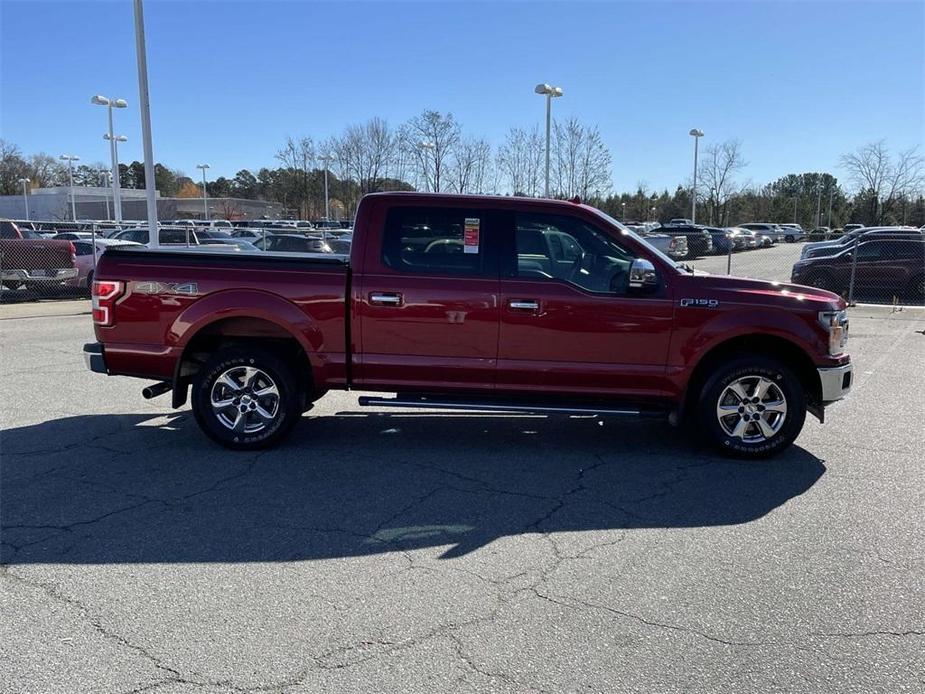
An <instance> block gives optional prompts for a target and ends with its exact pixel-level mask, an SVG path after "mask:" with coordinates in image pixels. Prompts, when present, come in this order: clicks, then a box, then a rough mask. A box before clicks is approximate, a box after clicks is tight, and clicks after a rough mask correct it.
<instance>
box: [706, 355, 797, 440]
mask: <svg viewBox="0 0 925 694" xmlns="http://www.w3.org/2000/svg"><path fill="white" fill-rule="evenodd" d="M698 415H699V417H698V418H699V421H700V425H701V426H700V431H701V432H703V434H704V435H705V436H706V438H707V439H708V441H709V442H710V443H711V444H713V445H714V446H715V447H717V448H719V449H720V450H721V451H722V452H724V453H726V454H728V455H733V456H736V457H739V458H765V457H768V456H771V455H774V454H776V453H778V452H780V451H781V450H783V449H784V448H786V447H787V446H789V445H790V444H791V443H793V440H794V439H795V438H796V437H797V436H798V435H799V434H800V431H801V430H802V429H803V423H804V421H805V420H806V395H805V393H804V391H803V386H802V384H801V383H800V381H799V379H798V378H797V377H796V375H795V374H794V373H793V372H792V371H790V369H788V368H787V367H786V366H784V365H783V364H782V363H780V362H779V361H777V360H776V359H771V358H768V357H759V356H756V357H740V358H737V359H733V360H731V361H729V362H728V363H726V364H724V365H723V366H721V367H720V368H718V369H717V370H716V372H715V373H714V374H713V375H712V376H711V377H710V378H709V379H708V380H707V382H706V384H705V385H704V387H703V390H702V391H701V395H700V402H699V406H698Z"/></svg>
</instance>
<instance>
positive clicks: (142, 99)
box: [116, 0, 161, 248]
mask: <svg viewBox="0 0 925 694" xmlns="http://www.w3.org/2000/svg"><path fill="white" fill-rule="evenodd" d="M134 10H135V58H136V60H137V61H138V107H139V108H138V110H139V112H140V114H141V143H142V146H143V147H144V154H145V198H146V200H147V208H148V242H149V244H150V246H151V248H159V247H160V245H161V239H160V234H159V233H158V230H157V189H156V188H155V183H154V145H153V144H152V143H151V104H150V99H149V96H148V54H147V50H146V49H145V11H144V5H143V4H142V2H141V0H134ZM116 176H118V172H116Z"/></svg>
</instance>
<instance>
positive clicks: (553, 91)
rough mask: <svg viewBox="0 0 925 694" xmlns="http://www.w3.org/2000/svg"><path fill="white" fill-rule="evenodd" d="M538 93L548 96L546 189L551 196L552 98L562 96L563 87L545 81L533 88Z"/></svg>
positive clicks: (546, 195)
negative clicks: (550, 142)
mask: <svg viewBox="0 0 925 694" xmlns="http://www.w3.org/2000/svg"><path fill="white" fill-rule="evenodd" d="M533 91H534V92H536V93H537V94H543V95H545V97H546V189H545V193H544V195H545V197H547V198H548V197H549V140H550V134H549V133H550V128H551V127H552V99H553V97H556V96H562V87H552V86H550V85H548V84H546V83H545V82H544V83H543V84H538V85H536V88H535V89H534V90H533Z"/></svg>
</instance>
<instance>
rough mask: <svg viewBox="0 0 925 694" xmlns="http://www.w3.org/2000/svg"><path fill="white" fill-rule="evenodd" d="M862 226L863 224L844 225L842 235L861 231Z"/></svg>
mask: <svg viewBox="0 0 925 694" xmlns="http://www.w3.org/2000/svg"><path fill="white" fill-rule="evenodd" d="M864 226H865V225H864V224H846V225H845V226H844V229H843V230H842V233H845V234H847V233H848V232H849V231H854V230H855V229H863V228H864Z"/></svg>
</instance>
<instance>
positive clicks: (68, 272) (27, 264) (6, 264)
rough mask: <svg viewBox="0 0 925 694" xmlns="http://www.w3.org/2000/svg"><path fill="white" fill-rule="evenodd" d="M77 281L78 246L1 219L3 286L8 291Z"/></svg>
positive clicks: (1, 274)
mask: <svg viewBox="0 0 925 694" xmlns="http://www.w3.org/2000/svg"><path fill="white" fill-rule="evenodd" d="M75 277H77V265H76V251H75V249H74V244H73V243H72V242H71V241H66V240H54V239H50V238H46V237H44V236H41V235H40V234H39V233H38V232H36V231H34V230H32V229H31V228H28V227H26V226H23V227H20V225H19V224H17V223H16V222H13V221H10V220H7V219H0V282H2V284H3V286H4V287H5V288H6V289H18V288H20V287H25V288H26V289H38V290H43V289H49V288H53V287H58V286H61V285H62V284H63V283H64V282H66V281H67V280H70V279H73V278H75Z"/></svg>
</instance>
